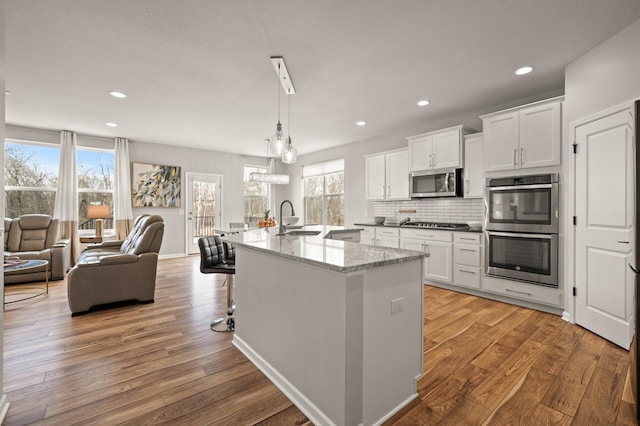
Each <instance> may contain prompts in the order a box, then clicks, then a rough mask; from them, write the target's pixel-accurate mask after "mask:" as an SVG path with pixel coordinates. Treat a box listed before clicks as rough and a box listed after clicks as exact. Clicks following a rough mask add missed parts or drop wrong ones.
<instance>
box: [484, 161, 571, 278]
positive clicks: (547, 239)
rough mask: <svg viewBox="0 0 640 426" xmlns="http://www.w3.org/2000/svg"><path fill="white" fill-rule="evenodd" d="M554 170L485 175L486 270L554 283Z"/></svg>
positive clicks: (557, 200) (497, 275)
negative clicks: (506, 175)
mask: <svg viewBox="0 0 640 426" xmlns="http://www.w3.org/2000/svg"><path fill="white" fill-rule="evenodd" d="M558 203H559V191H558V174H557V173H552V174H544V175H529V176H515V177H506V178H505V177H503V178H489V179H487V181H486V193H485V209H486V212H485V213H486V214H485V230H486V232H485V243H486V244H485V258H486V263H485V264H486V274H487V275H489V276H496V277H501V278H509V279H516V280H521V281H527V282H531V283H534V284H539V285H545V286H550V287H558V217H559V215H558Z"/></svg>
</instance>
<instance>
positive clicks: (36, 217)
mask: <svg viewBox="0 0 640 426" xmlns="http://www.w3.org/2000/svg"><path fill="white" fill-rule="evenodd" d="M59 231H60V222H59V220H58V219H54V218H52V217H51V216H49V215H46V214H25V215H22V216H20V217H17V218H15V219H8V218H5V219H4V256H5V258H7V257H10V256H17V257H19V258H20V259H27V260H33V259H36V260H46V261H47V262H49V265H47V267H45V266H42V267H41V268H38V269H35V270H33V269H29V270H28V271H7V272H5V274H4V282H5V284H14V283H22V282H33V281H44V280H45V278H46V275H45V269H48V270H49V279H51V280H61V279H64V275H65V274H66V272H67V271H68V270H69V268H70V267H71V242H70V240H68V239H62V240H60V239H58V238H59Z"/></svg>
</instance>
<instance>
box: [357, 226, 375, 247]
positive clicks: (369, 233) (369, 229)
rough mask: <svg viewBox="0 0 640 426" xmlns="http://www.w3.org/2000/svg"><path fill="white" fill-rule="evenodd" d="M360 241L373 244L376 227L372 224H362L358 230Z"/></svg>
mask: <svg viewBox="0 0 640 426" xmlns="http://www.w3.org/2000/svg"><path fill="white" fill-rule="evenodd" d="M360 242H361V243H362V244H371V245H374V244H375V243H376V228H375V227H373V226H363V227H362V231H360Z"/></svg>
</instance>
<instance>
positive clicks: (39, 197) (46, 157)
mask: <svg viewBox="0 0 640 426" xmlns="http://www.w3.org/2000/svg"><path fill="white" fill-rule="evenodd" d="M59 165H60V148H59V147H58V146H55V145H50V144H43V143H36V142H29V143H27V142H24V143H23V142H20V143H18V142H15V141H11V140H7V141H5V144H4V200H5V201H4V202H5V206H4V211H5V216H6V217H18V216H21V215H23V214H29V213H40V214H48V215H53V209H54V207H55V202H56V189H57V186H58V167H59Z"/></svg>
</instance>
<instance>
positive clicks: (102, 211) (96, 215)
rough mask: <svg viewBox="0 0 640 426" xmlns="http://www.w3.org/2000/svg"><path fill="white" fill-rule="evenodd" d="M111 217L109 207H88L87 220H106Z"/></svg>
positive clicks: (102, 205)
mask: <svg viewBox="0 0 640 426" xmlns="http://www.w3.org/2000/svg"><path fill="white" fill-rule="evenodd" d="M110 217H111V211H110V210H109V206H107V205H106V204H101V205H98V206H89V208H88V209H87V219H108V218H110Z"/></svg>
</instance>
